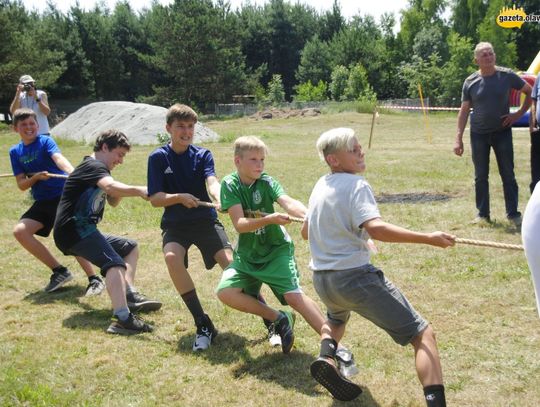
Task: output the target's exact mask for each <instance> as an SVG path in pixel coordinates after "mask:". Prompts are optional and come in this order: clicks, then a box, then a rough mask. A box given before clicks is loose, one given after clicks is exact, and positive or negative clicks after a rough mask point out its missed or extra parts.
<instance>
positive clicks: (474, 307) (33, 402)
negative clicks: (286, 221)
mask: <svg viewBox="0 0 540 407" xmlns="http://www.w3.org/2000/svg"><path fill="white" fill-rule="evenodd" d="M206 125H208V126H209V127H210V128H212V129H213V130H215V131H217V132H218V133H219V134H221V135H222V140H223V141H222V142H220V143H215V144H208V145H206V147H208V148H210V149H211V150H212V152H213V154H214V157H215V161H216V169H217V172H218V175H219V176H220V177H222V176H223V175H225V174H227V173H229V172H231V171H232V170H233V161H232V149H231V141H232V140H233V139H234V138H236V137H237V136H240V135H248V134H253V135H257V136H260V137H261V138H263V139H264V140H265V142H266V143H267V144H268V146H269V148H270V155H269V156H268V157H267V160H266V162H267V172H269V173H270V174H271V175H273V176H274V177H275V178H277V179H278V180H280V182H281V183H282V185H283V186H284V188H285V189H286V191H287V192H288V193H289V195H291V196H293V197H295V198H298V199H300V200H302V201H303V202H305V203H307V200H308V197H309V194H310V191H311V188H312V186H313V185H314V183H315V181H316V180H317V179H318V177H319V176H321V175H322V174H324V173H325V171H326V169H325V167H324V165H323V164H322V163H321V162H320V161H319V159H318V157H317V154H316V151H315V147H314V145H315V140H316V139H317V137H318V135H319V134H320V133H321V132H323V131H325V130H327V129H329V128H332V127H338V126H347V127H352V128H354V129H355V130H356V131H357V134H358V135H359V137H360V141H361V143H362V145H363V146H364V148H365V149H366V150H367V144H368V137H369V130H370V125H371V115H367V114H357V113H339V114H328V115H322V116H319V117H313V118H303V119H283V120H281V119H277V120H270V121H254V120H252V119H248V118H245V119H237V120H228V121H222V122H208V123H206ZM455 128H456V117H455V116H454V115H448V114H441V115H431V116H430V119H429V129H431V134H432V143H431V144H429V143H428V142H427V141H426V140H427V133H426V126H425V124H424V122H423V120H422V117H421V116H420V115H416V114H385V115H381V117H380V118H379V119H378V120H377V124H376V126H375V132H374V137H373V142H372V148H371V149H369V150H367V158H366V159H367V165H368V170H367V172H366V174H365V175H366V178H367V180H368V181H369V182H370V183H371V185H372V187H373V189H374V191H375V193H376V195H377V196H378V197H380V198H381V202H382V203H381V204H380V210H381V213H382V216H383V219H384V220H386V221H389V222H393V223H396V224H399V225H402V226H405V227H409V228H412V229H415V230H420V231H426V232H429V231H433V230H444V231H448V232H451V233H454V234H456V235H457V236H459V237H464V238H474V239H482V240H495V241H500V242H506V243H516V244H518V243H520V242H521V239H520V235H519V233H517V231H516V230H515V228H514V227H512V226H511V225H510V224H509V223H508V222H507V221H506V219H505V214H504V202H503V197H502V186H501V182H500V178H499V176H498V172H497V169H496V166H495V164H494V163H493V166H492V169H491V175H492V177H491V181H490V183H491V196H492V218H493V219H494V220H495V222H494V223H493V225H491V226H488V227H481V226H476V225H471V224H470V221H471V220H472V219H473V218H474V216H475V208H474V196H473V175H472V174H473V168H472V163H471V160H470V149H469V144H468V142H467V140H466V145H465V148H466V151H465V154H464V157H462V158H458V157H456V156H454V154H453V153H452V147H453V141H454V134H455ZM528 137H529V136H528V132H524V131H515V132H514V145H515V162H516V175H517V179H518V184H519V186H520V209H521V210H523V209H524V207H525V204H526V202H527V199H528V197H529V191H528V184H529V182H530V174H529V150H528V149H529V140H528ZM17 140H18V136H17V135H16V134H14V133H11V132H5V131H4V132H2V133H1V134H0V143H1V147H2V150H3V151H4V159H3V160H1V161H0V172H1V173H8V172H10V170H11V168H10V164H9V160H8V157H7V150H8V147H9V146H10V145H12V144H14V143H16V142H17ZM59 144H60V147H61V148H62V151H63V153H64V154H65V155H66V157H68V159H69V160H70V161H71V162H72V163H73V164H77V163H78V162H80V160H81V158H82V156H83V155H84V154H87V153H89V152H90V151H91V149H90V147H89V146H82V145H77V144H73V143H67V142H61V141H60V143H59ZM152 149H153V147H139V146H136V147H134V148H133V150H132V152H131V153H129V154H128V156H127V158H126V159H125V161H124V165H122V166H120V167H119V168H118V169H117V170H115V172H114V173H113V175H114V177H115V178H116V179H118V180H120V181H124V182H126V183H132V184H145V183H146V159H147V156H148V154H149V153H150V152H151V151H152ZM492 161H494V158H493V159H492ZM0 194H1V196H3V199H2V201H1V203H0V211H1V213H2V216H1V217H0V224H1V227H0V257H1V259H2V260H1V261H0V273H1V278H0V327H1V329H0V405H1V406H218V405H230V406H236V405H238V406H240V405H241V406H304V405H305V406H312V405H317V406H330V405H341V404H342V403H340V402H336V401H334V400H332V398H331V397H330V396H329V395H328V394H327V393H326V391H325V390H324V389H323V388H322V387H320V386H319V385H317V383H316V382H315V381H314V380H313V379H312V378H311V376H310V374H309V364H310V363H311V361H312V360H313V359H314V358H315V357H316V356H317V355H318V348H319V339H318V337H317V335H316V334H315V333H314V332H313V331H312V330H311V329H310V328H309V327H308V325H307V323H306V322H305V321H303V320H301V319H297V324H296V338H297V339H296V343H295V348H294V349H293V351H292V352H291V354H290V355H283V354H282V353H281V351H280V350H279V349H276V348H270V347H269V345H268V343H267V341H266V336H265V330H264V327H263V325H262V323H261V321H260V319H258V318H256V317H254V316H250V315H247V314H241V313H239V312H237V311H234V310H231V309H228V308H225V307H224V306H223V305H222V304H220V303H219V301H218V300H217V299H216V298H215V295H214V288H215V286H216V285H217V283H218V281H219V279H220V275H221V270H220V269H219V268H218V267H216V268H214V269H213V270H211V271H206V270H204V267H203V265H202V261H201V258H200V255H199V253H198V251H197V250H196V248H192V249H191V251H190V270H191V273H192V276H193V277H194V280H195V284H196V286H197V289H198V292H199V294H200V297H201V298H202V302H203V305H204V306H205V308H206V310H207V312H208V313H209V314H210V315H211V316H212V318H213V319H214V322H215V324H216V326H217V327H218V329H219V330H220V335H219V336H218V337H217V339H216V341H215V343H214V346H213V347H212V348H211V349H210V350H209V351H207V352H204V353H199V354H194V353H192V351H191V344H192V340H193V335H194V328H193V323H192V320H191V317H190V315H189V312H188V311H187V309H186V308H185V306H184V305H183V303H182V302H181V300H180V298H179V296H178V295H177V293H176V291H175V290H174V288H173V285H172V283H171V281H170V278H169V276H168V273H167V270H166V267H165V263H164V260H163V258H162V254H161V243H160V242H161V239H160V230H159V220H160V216H161V210H160V209H155V208H152V207H151V206H150V204H148V203H146V202H144V201H142V200H140V199H134V198H132V199H125V200H124V201H123V202H122V203H121V204H120V206H119V207H117V208H107V209H106V211H105V219H104V220H103V222H102V224H101V229H102V230H103V231H107V232H112V233H115V234H120V235H127V236H130V237H133V238H135V239H137V240H138V241H139V243H140V248H141V257H140V261H139V269H138V275H137V286H138V287H139V288H140V289H141V291H142V292H144V293H145V294H147V295H148V296H151V297H155V298H158V299H160V300H161V301H162V302H163V304H164V305H163V308H162V309H161V310H160V311H158V312H157V313H153V314H148V315H146V316H145V319H147V320H148V321H150V322H151V323H153V324H154V325H155V327H156V330H155V332H154V333H152V334H145V335H139V336H135V337H121V336H113V335H108V334H106V333H105V329H106V328H107V326H108V324H109V318H110V315H111V311H110V301H109V299H108V297H107V295H106V294H104V295H101V296H99V297H93V298H86V297H84V296H83V295H84V289H85V287H86V278H85V277H84V275H83V273H82V271H81V270H80V269H78V268H77V266H76V262H75V261H74V259H72V258H62V257H61V258H62V261H64V262H65V263H66V264H67V265H68V266H70V267H71V268H72V269H73V270H74V271H75V275H76V279H75V281H74V282H72V283H70V284H69V285H67V286H66V287H65V288H63V289H61V290H60V291H59V292H57V293H53V294H45V293H44V292H43V291H42V288H43V287H44V286H45V284H46V282H47V281H48V277H49V271H48V270H46V268H45V267H44V266H43V265H41V264H40V263H39V262H38V261H36V260H35V259H34V258H32V257H29V255H28V254H27V253H26V252H25V251H24V250H23V249H22V248H21V247H20V246H19V245H18V243H17V242H16V241H15V239H14V238H13V236H12V234H11V230H12V228H13V225H14V224H15V223H16V221H17V219H18V217H19V216H20V214H21V213H22V212H23V211H24V210H25V209H26V208H27V207H28V206H29V204H30V200H29V196H28V194H27V193H23V192H20V191H19V190H18V189H17V187H16V185H15V182H14V180H13V179H9V178H8V179H1V180H0ZM220 216H221V218H222V220H223V222H224V224H225V226H226V228H227V232H228V233H229V236H230V238H231V240H235V239H236V233H235V232H234V231H233V229H232V227H231V223H230V222H229V221H228V219H227V218H226V217H225V216H223V215H220ZM299 229H300V228H299V225H298V224H291V225H289V226H288V230H289V232H290V234H291V236H292V237H293V239H294V240H295V243H296V249H297V252H296V254H297V260H298V263H299V266H300V269H301V273H302V279H303V280H302V282H303V287H304V289H305V291H306V292H307V293H308V294H309V295H312V296H313V297H314V298H316V299H317V301H318V298H317V296H316V294H315V292H314V290H313V286H312V284H311V275H310V271H309V269H308V267H307V265H308V261H309V251H308V246H307V244H306V242H304V241H302V240H301V237H300V233H299ZM45 242H46V244H47V245H48V246H49V247H51V248H53V250H54V253H58V255H59V256H60V254H59V252H58V250H57V249H56V248H54V243H53V242H52V239H47V240H45ZM378 248H379V251H380V253H379V254H378V255H377V256H375V257H374V258H373V263H374V264H376V265H377V266H378V267H380V268H382V269H383V270H384V271H385V273H386V275H387V276H388V277H389V278H390V279H391V280H393V281H394V282H395V283H396V284H397V285H398V286H399V287H401V288H402V290H403V291H404V292H405V293H406V294H407V296H408V297H409V299H410V300H411V302H412V303H413V304H414V305H415V307H416V308H417V309H418V310H419V311H420V312H421V313H422V314H423V315H424V317H426V318H427V319H429V320H430V321H431V322H432V324H433V326H434V329H435V331H436V333H437V338H438V342H439V348H440V352H441V358H442V363H443V369H444V375H445V385H446V392H447V400H448V405H449V406H460V407H463V406H471V407H472V406H474V407H476V406H489V407H494V406H504V407H507V406H516V407H517V406H519V407H523V406H525V407H534V406H539V405H540V391H539V389H540V357H539V355H540V353H539V349H540V324H539V319H538V313H537V311H536V308H535V301H534V292H533V287H532V283H531V279H530V275H529V270H528V268H527V264H526V261H525V257H524V255H523V253H521V252H518V251H510V250H498V249H491V248H481V247H472V246H465V245H458V246H456V247H454V248H450V249H446V250H442V249H437V248H432V247H427V246H418V245H406V244H401V245H400V244H388V243H380V242H379V243H378ZM265 294H266V297H267V298H269V300H270V303H271V304H273V305H275V306H277V301H276V300H275V299H274V298H272V295H271V293H270V292H269V291H267V290H266V291H265ZM319 303H320V301H319ZM344 342H345V343H346V344H347V345H348V346H349V347H350V348H351V349H352V350H353V351H354V353H355V356H356V360H357V364H358V367H359V368H360V374H359V375H358V376H356V377H355V379H354V380H355V381H356V382H358V383H359V384H360V385H361V386H362V387H363V389H364V394H363V395H362V396H360V398H359V399H357V400H356V401H354V402H351V403H349V405H357V406H366V407H375V406H392V407H398V406H408V407H412V406H419V407H421V406H424V401H423V396H422V390H421V386H420V384H419V382H418V380H417V378H416V373H415V371H414V364H413V352H412V347H410V346H409V347H405V348H402V347H400V346H399V345H396V344H394V343H393V341H392V340H391V339H390V338H389V337H388V336H387V335H386V334H385V333H384V332H382V331H381V330H379V329H378V328H376V327H375V326H373V325H372V324H370V323H368V322H367V321H365V320H363V319H362V318H361V317H359V316H357V315H354V316H353V317H352V318H351V321H350V323H349V325H348V328H347V333H346V336H345V339H344ZM343 404H344V403H343Z"/></svg>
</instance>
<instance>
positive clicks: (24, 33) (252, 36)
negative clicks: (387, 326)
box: [0, 0, 540, 109]
mask: <svg viewBox="0 0 540 407" xmlns="http://www.w3.org/2000/svg"><path fill="white" fill-rule="evenodd" d="M360 4H361V3H360ZM516 5H517V6H522V7H523V8H524V10H525V11H526V13H528V14H540V11H539V10H538V8H539V6H538V2H537V0H525V1H521V2H517V3H516ZM505 6H508V4H506V2H505V1H503V0H491V1H485V0H409V3H408V6H407V7H406V8H405V9H404V10H402V11H401V13H400V15H399V16H395V15H393V14H388V13H387V14H383V15H382V16H381V17H380V19H379V21H376V20H375V19H374V17H372V16H369V15H361V14H358V15H356V16H354V17H352V18H350V19H345V18H344V16H343V14H342V12H341V9H340V5H339V1H338V0H334V3H333V6H332V8H331V9H330V10H328V11H325V12H317V11H316V10H315V9H314V8H313V7H311V6H309V5H307V4H299V3H295V4H291V3H288V2H286V1H284V0H270V1H269V2H268V3H267V4H265V5H263V6H258V5H254V4H251V3H249V2H248V3H245V4H244V5H243V6H242V7H241V8H240V9H238V10H232V9H231V6H230V4H229V3H228V2H227V1H226V0H214V1H212V0H175V1H174V2H173V3H172V4H170V5H166V6H165V5H161V4H158V3H157V2H153V3H152V4H151V6H149V7H147V8H144V9H142V10H141V11H135V10H133V9H132V7H131V6H130V5H129V2H128V1H127V0H122V1H119V2H118V3H116V5H115V7H114V8H113V9H112V10H110V9H108V8H107V7H106V6H104V5H96V6H95V7H94V8H93V9H91V10H89V11H86V10H84V9H82V8H81V7H80V6H79V5H78V4H77V5H75V6H73V7H71V8H70V9H69V11H68V12H67V13H62V12H61V11H59V10H58V9H57V8H56V7H55V6H54V5H53V4H52V3H47V7H46V9H45V10H44V11H43V12H41V13H38V12H35V11H31V10H28V9H26V8H25V7H24V6H23V5H22V3H21V2H20V0H0V26H1V27H2V29H1V30H0V103H1V104H9V102H10V101H11V99H12V98H13V94H14V90H15V85H16V83H17V81H18V78H19V76H20V75H22V74H30V75H32V76H33V77H34V78H35V79H36V80H37V81H38V87H39V88H41V89H45V90H47V91H48V93H49V94H50V97H51V98H52V99H55V98H56V99H95V100H127V101H137V102H144V103H151V104H157V105H162V106H169V105H170V104H172V103H174V102H178V101H181V102H184V103H189V104H191V105H193V106H196V107H197V108H199V109H205V108H207V107H209V106H212V105H213V104H215V103H230V102H231V101H232V97H233V95H238V94H250V95H255V97H256V100H257V101H259V102H264V101H267V102H279V101H282V100H283V101H284V100H289V101H290V100H298V101H324V100H359V99H360V100H361V99H366V100H375V99H388V98H405V97H417V94H418V84H419V83H420V84H421V85H422V88H423V94H424V95H425V96H429V97H430V98H431V99H432V100H435V101H436V102H438V103H439V104H447V103H454V104H456V103H459V98H460V95H461V86H462V83H463V80H464V78H465V77H466V76H467V75H468V74H470V73H471V72H473V71H474V70H475V69H476V68H475V65H474V63H473V57H472V51H473V48H474V45H475V44H476V43H477V42H479V41H489V42H491V43H492V44H493V45H494V48H495V51H496V53H497V61H498V64H499V65H503V66H508V67H511V68H515V69H516V68H520V69H526V68H527V67H528V66H529V64H530V63H531V61H532V60H533V59H534V57H535V56H536V54H537V53H538V51H539V48H540V46H539V44H540V24H536V23H525V24H524V25H523V26H522V27H521V29H504V28H501V27H499V26H498V25H497V24H496V16H497V15H498V14H499V11H500V10H501V9H502V8H503V7H505ZM445 10H449V11H450V12H448V11H446V12H445ZM361 11H362V8H361V5H360V10H359V13H361ZM396 19H399V21H400V29H399V32H397V33H395V32H394V27H395V25H396V21H397V20H396Z"/></svg>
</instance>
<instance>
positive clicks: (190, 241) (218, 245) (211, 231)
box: [161, 219, 232, 270]
mask: <svg viewBox="0 0 540 407" xmlns="http://www.w3.org/2000/svg"><path fill="white" fill-rule="evenodd" d="M161 236H162V237H163V247H165V245H166V244H167V243H171V242H174V243H178V244H179V245H180V246H182V247H183V248H184V249H185V250H186V255H185V256H184V266H185V267H186V268H188V256H187V253H188V250H189V248H190V247H191V245H195V246H197V247H198V248H199V250H200V252H201V254H202V256H203V260H204V266H205V267H206V269H207V270H210V269H211V268H212V267H214V266H215V265H216V260H215V259H214V256H215V255H216V253H217V252H219V251H220V250H222V249H231V248H232V246H231V244H230V243H229V239H228V238H227V234H226V233H225V228H224V227H223V225H222V224H221V223H220V221H219V220H217V219H201V220H199V221H197V222H193V223H188V224H183V225H181V226H176V227H168V228H165V229H163V232H162V234H161Z"/></svg>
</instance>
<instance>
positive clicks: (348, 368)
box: [336, 348, 359, 377]
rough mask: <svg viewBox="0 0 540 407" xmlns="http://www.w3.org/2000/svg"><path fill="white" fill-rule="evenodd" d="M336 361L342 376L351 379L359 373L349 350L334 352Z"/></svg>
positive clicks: (343, 349)
mask: <svg viewBox="0 0 540 407" xmlns="http://www.w3.org/2000/svg"><path fill="white" fill-rule="evenodd" d="M336 361H337V365H338V369H339V372H340V373H341V375H342V376H344V377H352V376H355V375H357V374H358V373H359V370H358V368H357V367H356V364H355V363H354V355H353V354H352V352H351V351H350V350H349V349H347V348H339V349H338V350H337V351H336Z"/></svg>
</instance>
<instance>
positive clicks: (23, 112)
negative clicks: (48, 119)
mask: <svg viewBox="0 0 540 407" xmlns="http://www.w3.org/2000/svg"><path fill="white" fill-rule="evenodd" d="M29 117H33V118H34V120H36V121H37V116H36V112H34V111H33V110H32V109H28V108H26V107H23V108H21V109H17V110H15V113H13V126H17V124H18V123H19V122H22V121H23V120H26V119H28V118H29Z"/></svg>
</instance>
